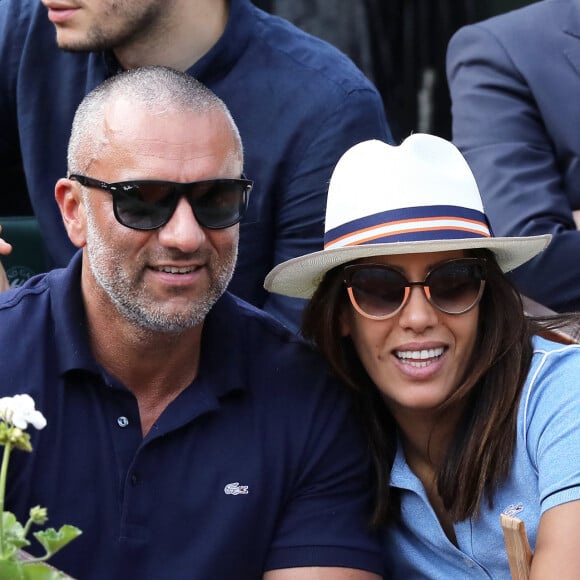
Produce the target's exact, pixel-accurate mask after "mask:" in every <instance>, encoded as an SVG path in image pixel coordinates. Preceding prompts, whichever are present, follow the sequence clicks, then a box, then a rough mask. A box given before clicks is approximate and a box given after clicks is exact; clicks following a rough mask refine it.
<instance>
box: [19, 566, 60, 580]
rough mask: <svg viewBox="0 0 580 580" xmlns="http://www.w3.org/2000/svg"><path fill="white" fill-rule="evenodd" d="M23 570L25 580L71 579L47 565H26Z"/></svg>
mask: <svg viewBox="0 0 580 580" xmlns="http://www.w3.org/2000/svg"><path fill="white" fill-rule="evenodd" d="M22 568H23V571H24V576H23V578H24V580H64V579H65V578H70V576H67V575H66V574H64V573H63V572H60V571H59V570H57V569H56V568H52V567H51V566H48V565H47V564H42V563H38V564H24V565H23V566H22Z"/></svg>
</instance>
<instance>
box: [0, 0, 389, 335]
mask: <svg viewBox="0 0 580 580" xmlns="http://www.w3.org/2000/svg"><path fill="white" fill-rule="evenodd" d="M144 65H164V66H169V67H172V68H175V69H177V70H180V71H187V72H188V73H189V74H191V75H192V76H194V77H196V78H197V79H198V80H200V81H202V82H203V83H204V84H206V85H207V86H209V87H210V88H211V89H212V90H213V91H215V93H216V94H218V95H219V96H220V97H221V98H222V99H223V100H224V101H225V102H226V104H227V106H228V107H229V109H230V110H231V112H232V115H233V116H234V119H235V120H236V123H237V124H238V126H239V129H240V133H241V135H242V139H243V142H244V147H245V158H246V167H245V170H246V172H247V175H248V177H250V178H251V179H253V180H254V183H255V185H254V190H253V192H252V196H251V199H250V205H249V208H248V212H247V214H246V216H245V217H244V219H243V221H242V223H241V231H240V250H239V258H238V264H237V267H236V271H235V273H234V277H233V279H232V283H231V286H230V289H231V290H232V291H233V292H234V293H236V294H238V295H239V296H240V297H242V298H244V299H246V300H248V301H249V302H251V303H252V304H254V305H256V306H258V307H259V308H263V309H265V310H267V311H269V312H271V313H272V314H274V315H275V316H276V317H277V318H279V319H280V320H281V321H282V322H284V323H285V324H287V325H288V326H290V327H292V328H297V326H298V323H299V319H300V315H301V310H302V306H303V303H302V302H301V301H297V300H293V299H289V298H282V297H280V296H274V295H268V294H267V293H266V292H265V290H264V289H263V287H262V282H263V279H264V277H265V275H266V273H267V272H268V271H269V270H270V269H271V268H272V267H273V266H274V265H275V264H277V263H279V262H282V261H285V260H287V259H289V258H291V257H294V256H297V255H300V254H304V253H308V252H311V251H314V250H316V249H321V248H322V239H323V231H324V228H323V220H324V212H325V205H326V187H327V183H328V181H329V179H330V174H331V171H332V168H333V166H334V165H335V163H336V162H337V161H338V159H339V157H340V155H341V154H342V153H343V152H344V151H345V150H346V149H348V148H349V147H350V146H352V145H353V144H354V143H357V142H359V141H362V140H365V139H371V138H378V139H382V140H390V139H391V135H390V130H389V127H388V125H387V121H386V118H385V113H384V108H383V104H382V100H381V97H380V95H379V93H378V92H377V90H376V89H375V87H374V86H373V85H372V84H371V83H370V82H369V81H368V79H367V78H366V77H365V76H364V75H363V74H362V73H361V72H360V71H359V70H358V69H357V68H356V67H355V66H354V65H353V63H352V62H351V61H350V60H348V59H347V58H346V57H345V56H344V55H343V54H342V53H340V52H339V51H338V50H337V49H335V48H333V47H331V46H330V45H329V44H327V43H325V42H323V41H321V40H319V39H316V38H315V37H313V36H310V35H307V34H306V33H303V32H301V31H300V30H298V29H297V28H296V27H294V26H292V25H291V24H290V23H288V22H287V21H285V20H283V19H280V18H277V17H274V16H272V15H268V14H266V13H265V12H263V11H261V10H259V9H257V8H256V7H255V6H254V5H253V4H252V3H251V2H250V0H230V1H228V0H124V1H123V2H118V1H117V0H43V3H42V4H41V2H40V0H2V2H0V159H6V160H9V163H11V164H12V165H14V163H15V161H14V160H15V159H20V158H21V160H22V164H23V168H24V174H25V177H26V185H27V189H28V192H29V194H30V201H31V204H32V208H33V210H34V213H35V215H36V216H37V218H38V220H39V224H40V229H41V233H42V236H43V239H44V241H45V244H46V246H47V250H48V253H49V255H50V259H51V262H52V263H53V264H54V265H59V266H62V265H65V264H66V263H68V261H69V259H70V258H71V256H72V255H73V253H74V247H73V245H72V244H71V243H70V240H69V239H68V237H67V235H66V232H65V230H64V228H63V226H62V220H61V219H60V216H59V215H58V209H57V207H56V205H55V203H54V199H53V196H52V189H53V184H54V182H55V181H56V179H58V178H59V177H61V176H62V175H64V172H65V169H66V167H65V151H66V142H67V138H68V132H69V130H70V125H71V121H72V118H73V115H74V111H75V109H76V107H77V105H78V104H79V103H80V101H81V100H82V98H83V96H84V95H85V94H86V93H87V92H88V91H89V90H91V89H92V88H93V87H95V86H96V85H97V84H99V83H100V82H101V81H103V80H104V79H105V78H108V77H110V76H112V75H114V74H116V73H117V72H118V71H120V70H123V69H131V68H135V67H139V66H144ZM14 189H15V188H14V187H13V188H12V190H14ZM7 191H10V188H8V189H4V192H3V195H4V196H5V197H6V196H7V195H8V194H7ZM14 195H15V194H14V193H12V195H10V196H9V197H10V198H9V200H7V201H10V203H13V202H14ZM18 195H21V196H24V195H25V192H24V190H23V191H21V192H20V194H18ZM1 203H2V202H1V199H0V205H1ZM0 223H1V220H0Z"/></svg>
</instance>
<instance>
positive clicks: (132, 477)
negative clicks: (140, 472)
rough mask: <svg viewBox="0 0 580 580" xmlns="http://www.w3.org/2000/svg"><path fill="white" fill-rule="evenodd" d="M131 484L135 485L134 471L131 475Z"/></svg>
mask: <svg viewBox="0 0 580 580" xmlns="http://www.w3.org/2000/svg"><path fill="white" fill-rule="evenodd" d="M131 484H132V485H137V476H136V475H135V474H134V473H133V474H132V475H131Z"/></svg>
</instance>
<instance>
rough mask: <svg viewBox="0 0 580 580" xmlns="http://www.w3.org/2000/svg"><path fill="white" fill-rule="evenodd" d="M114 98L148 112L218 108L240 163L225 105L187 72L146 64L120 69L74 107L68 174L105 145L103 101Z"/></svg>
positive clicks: (80, 170) (81, 167)
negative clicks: (229, 128)
mask: <svg viewBox="0 0 580 580" xmlns="http://www.w3.org/2000/svg"><path fill="white" fill-rule="evenodd" d="M115 98H130V99H131V101H134V102H135V103H136V104H139V105H141V106H143V107H145V109H146V110H148V111H151V112H161V111H170V110H175V111H176V112H186V111H191V112H196V113H208V112H212V111H216V110H217V111H221V112H222V113H223V114H224V115H225V117H226V118H227V119H228V120H229V122H230V125H231V128H232V133H233V135H234V138H235V140H236V141H237V144H238V152H236V153H237V154H238V155H239V157H240V161H242V162H243V149H242V141H241V138H240V133H239V131H238V128H237V126H236V123H235V121H234V119H233V117H232V115H231V113H230V111H229V109H228V108H227V106H226V104H225V103H224V102H223V101H222V100H221V99H220V98H219V97H218V96H217V95H216V94H215V93H214V92H213V91H211V90H210V89H209V88H208V87H206V86H205V85H204V84H202V83H200V82H199V81H198V80H196V79H195V78H193V77H192V76H191V75H188V74H186V73H182V72H179V71H176V70H174V69H171V68H168V67H162V66H147V67H141V68H135V69H131V70H128V71H124V72H121V73H119V74H117V75H115V76H113V77H110V78H109V79H107V80H105V81H104V82H103V83H101V84H100V85H98V86H97V87H96V88H95V89H93V90H92V91H91V92H90V93H88V94H87V95H86V96H85V98H84V99H83V100H82V102H81V104H80V105H79V107H78V108H77V111H76V113H75V117H74V120H73V124H72V129H71V135H70V139H69V145H68V155H67V163H68V171H69V173H83V172H84V171H86V169H87V168H88V167H89V165H90V164H91V162H92V160H93V159H96V158H98V156H99V152H100V151H101V150H102V147H103V146H106V142H103V141H104V140H105V133H104V120H105V112H106V108H107V104H108V103H109V102H110V101H111V100H112V99H115Z"/></svg>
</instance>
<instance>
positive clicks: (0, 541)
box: [0, 441, 12, 560]
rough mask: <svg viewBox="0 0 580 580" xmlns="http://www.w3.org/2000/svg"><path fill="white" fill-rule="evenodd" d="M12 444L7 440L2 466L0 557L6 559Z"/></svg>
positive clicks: (0, 471)
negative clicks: (6, 508)
mask: <svg viewBox="0 0 580 580" xmlns="http://www.w3.org/2000/svg"><path fill="white" fill-rule="evenodd" d="M11 451H12V444H11V443H10V442H9V441H7V442H6V444H5V446H4V454H3V455H2V467H1V468H0V559H2V560H3V559H4V496H5V494H6V475H7V473H8V461H9V459H10V452H11Z"/></svg>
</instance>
